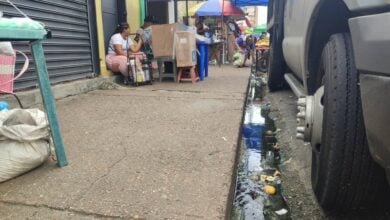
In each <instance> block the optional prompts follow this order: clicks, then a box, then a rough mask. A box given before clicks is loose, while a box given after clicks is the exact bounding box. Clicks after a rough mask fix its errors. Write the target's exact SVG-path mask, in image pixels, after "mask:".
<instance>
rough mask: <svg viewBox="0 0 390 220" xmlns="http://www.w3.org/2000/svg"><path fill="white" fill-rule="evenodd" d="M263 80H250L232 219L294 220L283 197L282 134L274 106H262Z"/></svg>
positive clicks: (263, 104)
mask: <svg viewBox="0 0 390 220" xmlns="http://www.w3.org/2000/svg"><path fill="white" fill-rule="evenodd" d="M265 89H266V86H265V82H264V79H263V78H255V77H254V75H252V76H251V78H250V86H249V91H248V98H247V106H246V111H245V117H244V124H243V129H242V141H241V149H240V159H239V163H238V165H237V178H236V190H235V198H234V201H233V213H232V219H240V220H241V219H242V220H252V219H253V220H255V219H256V220H262V219H264V220H268V219H276V220H279V219H291V217H290V213H289V208H288V207H287V204H286V202H285V199H284V197H283V195H282V187H281V183H282V181H281V173H280V171H279V169H278V165H279V164H280V161H281V155H280V146H279V144H278V142H277V138H276V134H277V133H278V130H277V128H276V127H275V123H274V121H273V120H272V118H270V116H269V113H270V111H271V105H270V104H267V103H262V101H263V98H264V95H265Z"/></svg>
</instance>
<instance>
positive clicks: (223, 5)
mask: <svg viewBox="0 0 390 220" xmlns="http://www.w3.org/2000/svg"><path fill="white" fill-rule="evenodd" d="M224 13H225V0H222V19H221V34H222V36H223V37H222V39H223V41H222V61H221V63H222V64H225V53H226V51H225V50H226V40H225V37H226V36H225V34H224V30H223V27H224V23H223V14H224Z"/></svg>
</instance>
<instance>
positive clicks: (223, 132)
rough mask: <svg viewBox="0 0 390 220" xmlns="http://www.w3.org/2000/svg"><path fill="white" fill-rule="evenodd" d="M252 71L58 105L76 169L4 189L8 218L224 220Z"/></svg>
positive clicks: (30, 176)
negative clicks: (250, 72)
mask: <svg viewBox="0 0 390 220" xmlns="http://www.w3.org/2000/svg"><path fill="white" fill-rule="evenodd" d="M249 71H250V70H249V68H244V69H236V68H233V67H231V66H223V67H221V68H219V67H210V74H209V77H208V78H206V80H205V81H203V82H199V83H196V84H194V85H193V84H190V83H181V84H178V83H172V82H163V83H155V84H154V85H152V86H142V87H137V88H134V87H120V88H119V89H114V90H96V91H92V92H89V93H86V94H80V95H77V96H72V97H68V98H65V99H62V100H59V101H58V102H57V108H58V115H59V119H60V124H61V129H62V133H63V138H64V142H65V145H66V151H67V156H68V159H69V162H70V164H69V166H67V167H64V168H57V167H56V165H55V163H54V162H53V161H48V162H46V163H45V164H44V165H43V166H41V167H39V168H37V169H35V170H33V171H31V172H29V173H27V174H25V175H22V176H20V177H18V178H15V179H12V180H10V181H7V182H4V183H2V184H0V216H1V218H2V219H96V218H125V219H138V218H140V219H224V218H225V217H226V216H225V215H226V211H227V207H228V197H229V193H230V189H231V184H232V174H233V169H234V160H235V157H236V150H237V139H238V137H239V128H240V123H241V120H242V111H243V109H242V108H243V103H244V99H245V92H246V88H247V82H248V76H249Z"/></svg>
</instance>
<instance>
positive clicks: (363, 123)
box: [268, 0, 390, 215]
mask: <svg viewBox="0 0 390 220" xmlns="http://www.w3.org/2000/svg"><path fill="white" fill-rule="evenodd" d="M389 23H390V2H389V1H388V0H376V1H373V0H300V1H296V0H270V1H269V7H268V31H269V32H270V34H271V46H270V47H271V49H270V54H269V66H268V86H269V89H270V91H275V90H278V89H280V88H283V87H284V86H285V85H286V82H287V84H288V85H289V86H290V88H291V89H292V90H293V91H294V93H295V94H296V95H297V96H298V97H299V100H298V110H299V113H298V126H297V132H298V134H297V137H298V138H301V139H303V140H304V141H306V142H310V143H311V146H312V152H313V153H312V176H311V179H312V186H313V190H314V193H315V195H316V197H317V200H318V202H319V204H320V205H321V206H322V207H323V209H324V211H325V212H326V214H328V215H333V214H340V213H345V212H348V211H350V210H354V209H358V208H361V207H368V206H370V205H371V204H374V202H375V201H380V199H378V198H381V196H384V195H385V193H384V192H385V190H386V189H387V188H388V184H387V183H386V174H387V177H388V179H390V178H389V177H390V133H389V125H390V117H389V115H388V113H389V112H390V98H389V94H390V60H389V59H390V28H388V26H389Z"/></svg>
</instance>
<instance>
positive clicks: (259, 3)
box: [232, 0, 268, 7]
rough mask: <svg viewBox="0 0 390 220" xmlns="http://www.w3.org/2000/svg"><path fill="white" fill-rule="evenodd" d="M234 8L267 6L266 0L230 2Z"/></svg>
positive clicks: (236, 0)
mask: <svg viewBox="0 0 390 220" xmlns="http://www.w3.org/2000/svg"><path fill="white" fill-rule="evenodd" d="M232 3H233V4H234V5H235V6H239V7H243V6H267V5H268V0H232Z"/></svg>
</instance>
